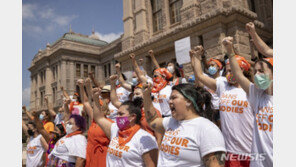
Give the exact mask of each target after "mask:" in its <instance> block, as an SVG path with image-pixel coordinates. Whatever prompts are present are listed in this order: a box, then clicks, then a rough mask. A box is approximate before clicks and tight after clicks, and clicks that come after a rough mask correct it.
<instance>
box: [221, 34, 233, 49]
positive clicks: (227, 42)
mask: <svg viewBox="0 0 296 167" xmlns="http://www.w3.org/2000/svg"><path fill="white" fill-rule="evenodd" d="M222 44H223V45H224V46H226V47H229V46H231V47H232V44H233V37H230V36H228V37H225V38H224V39H223V40H222Z"/></svg>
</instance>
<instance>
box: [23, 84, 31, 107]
mask: <svg viewBox="0 0 296 167" xmlns="http://www.w3.org/2000/svg"><path fill="white" fill-rule="evenodd" d="M30 93H31V91H30V87H28V88H25V89H23V92H22V100H23V101H22V105H25V106H29V105H30Z"/></svg>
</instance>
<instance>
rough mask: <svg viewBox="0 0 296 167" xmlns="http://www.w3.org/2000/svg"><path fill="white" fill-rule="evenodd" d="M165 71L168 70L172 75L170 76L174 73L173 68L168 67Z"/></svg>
mask: <svg viewBox="0 0 296 167" xmlns="http://www.w3.org/2000/svg"><path fill="white" fill-rule="evenodd" d="M167 70H168V71H169V72H170V73H172V74H173V73H174V72H175V69H174V67H173V66H168V67H167Z"/></svg>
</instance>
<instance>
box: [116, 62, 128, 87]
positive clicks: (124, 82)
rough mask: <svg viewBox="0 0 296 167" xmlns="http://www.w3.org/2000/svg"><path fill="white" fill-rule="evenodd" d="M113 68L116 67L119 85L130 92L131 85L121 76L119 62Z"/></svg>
mask: <svg viewBox="0 0 296 167" xmlns="http://www.w3.org/2000/svg"><path fill="white" fill-rule="evenodd" d="M115 69H116V73H117V75H118V80H119V83H120V85H121V86H122V87H123V88H124V89H126V90H128V91H129V92H132V85H131V84H129V83H127V82H126V81H125V80H124V79H123V77H122V74H121V70H120V64H119V63H117V64H115Z"/></svg>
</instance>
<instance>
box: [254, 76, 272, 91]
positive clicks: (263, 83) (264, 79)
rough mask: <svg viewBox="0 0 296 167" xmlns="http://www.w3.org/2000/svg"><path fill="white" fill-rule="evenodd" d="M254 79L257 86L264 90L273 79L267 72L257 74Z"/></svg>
mask: <svg viewBox="0 0 296 167" xmlns="http://www.w3.org/2000/svg"><path fill="white" fill-rule="evenodd" d="M254 81H255V84H256V86H257V87H258V88H259V89H262V90H266V89H267V88H268V87H269V86H270V84H271V82H272V80H270V79H269V76H268V75H266V74H256V75H255V76H254Z"/></svg>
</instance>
